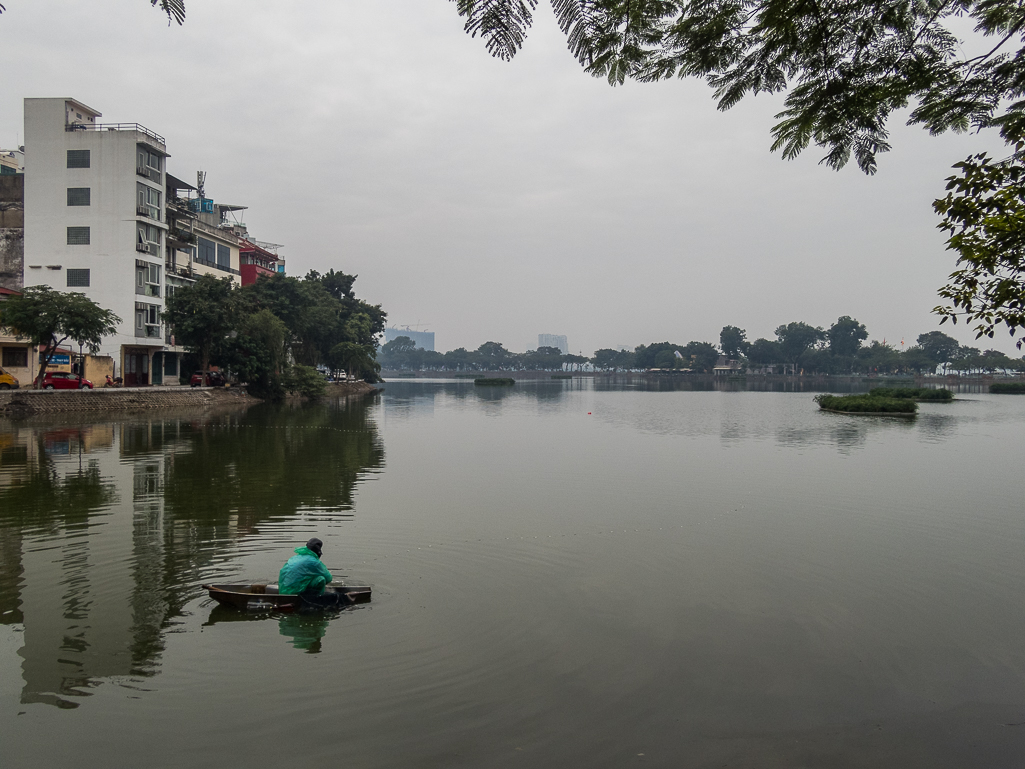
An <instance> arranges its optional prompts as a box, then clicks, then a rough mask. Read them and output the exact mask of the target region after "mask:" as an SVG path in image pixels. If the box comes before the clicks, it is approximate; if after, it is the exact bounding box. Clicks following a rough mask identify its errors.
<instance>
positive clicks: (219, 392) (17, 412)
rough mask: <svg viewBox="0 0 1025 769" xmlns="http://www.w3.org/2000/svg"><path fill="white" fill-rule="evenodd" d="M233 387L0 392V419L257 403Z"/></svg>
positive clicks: (357, 392)
mask: <svg viewBox="0 0 1025 769" xmlns="http://www.w3.org/2000/svg"><path fill="white" fill-rule="evenodd" d="M375 390H376V388H375V387H374V386H373V385H369V384H367V383H366V382H349V383H347V384H336V385H330V386H328V388H327V392H326V393H325V396H326V397H328V398H339V397H343V398H345V397H350V396H361V395H366V394H368V393H372V392H374V391H375ZM259 402H260V399H259V398H252V397H249V396H248V395H246V394H245V391H244V390H241V389H239V388H237V387H232V388H229V389H224V388H221V387H125V388H121V387H97V388H96V389H93V390H3V391H0V416H9V417H10V416H19V417H20V416H30V415H32V414H56V413H60V412H72V411H141V410H143V409H164V408H181V407H186V408H204V407H207V406H221V405H227V404H252V403H259Z"/></svg>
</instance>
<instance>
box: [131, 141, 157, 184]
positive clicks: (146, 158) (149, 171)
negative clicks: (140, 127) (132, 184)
mask: <svg viewBox="0 0 1025 769" xmlns="http://www.w3.org/2000/svg"><path fill="white" fill-rule="evenodd" d="M161 170H163V158H162V157H161V156H160V155H158V154H157V153H155V152H150V151H149V150H148V149H147V148H146V147H144V146H142V145H141V144H140V145H138V151H137V153H136V160H135V173H137V174H138V175H139V176H145V177H146V178H147V179H152V180H153V181H155V182H156V183H157V184H160V172H161Z"/></svg>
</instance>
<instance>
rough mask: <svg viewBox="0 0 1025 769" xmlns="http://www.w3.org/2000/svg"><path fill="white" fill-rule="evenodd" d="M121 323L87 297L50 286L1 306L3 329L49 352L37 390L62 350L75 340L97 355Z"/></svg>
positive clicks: (41, 366)
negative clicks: (59, 349) (61, 347)
mask: <svg viewBox="0 0 1025 769" xmlns="http://www.w3.org/2000/svg"><path fill="white" fill-rule="evenodd" d="M120 322H121V318H119V317H118V316H117V315H115V314H114V313H113V312H111V311H110V310H105V309H103V308H102V307H100V306H99V305H98V304H96V302H94V301H93V300H92V299H89V298H88V297H87V296H86V295H85V294H79V293H71V292H64V291H54V290H53V289H52V288H50V287H49V286H31V287H29V288H26V289H24V290H23V291H22V293H21V294H15V295H14V296H10V297H8V298H7V299H6V301H4V302H0V327H2V328H8V329H11V330H12V331H14V332H15V333H17V335H18V336H20V337H23V338H25V339H28V340H29V341H30V342H31V343H32V344H33V345H36V346H45V347H46V348H47V349H46V352H45V353H44V354H42V355H40V361H39V373H38V374H37V376H36V383H37V386H38V383H39V382H40V381H41V380H42V377H43V374H44V373H45V372H46V367H47V365H49V363H50V358H51V357H52V356H53V355H54V353H56V351H57V347H58V346H60V345H61V344H63V343H64V342H66V341H68V340H71V341H72V342H74V343H75V344H76V345H81V346H82V347H84V348H85V349H88V350H89V351H90V352H93V353H95V352H96V351H97V350H99V348H100V342H101V341H102V340H103V337H105V336H110V335H111V334H113V333H115V332H116V331H117V324H118V323H120Z"/></svg>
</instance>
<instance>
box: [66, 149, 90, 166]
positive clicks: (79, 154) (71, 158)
mask: <svg viewBox="0 0 1025 769" xmlns="http://www.w3.org/2000/svg"><path fill="white" fill-rule="evenodd" d="M88 167H89V150H68V168H88Z"/></svg>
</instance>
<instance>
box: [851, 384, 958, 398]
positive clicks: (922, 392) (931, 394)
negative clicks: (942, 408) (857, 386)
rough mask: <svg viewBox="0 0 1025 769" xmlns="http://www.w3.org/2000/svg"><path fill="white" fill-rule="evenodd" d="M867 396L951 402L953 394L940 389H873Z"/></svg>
mask: <svg viewBox="0 0 1025 769" xmlns="http://www.w3.org/2000/svg"><path fill="white" fill-rule="evenodd" d="M868 394H869V395H871V396H872V397H875V398H897V399H899V400H913V401H952V400H954V393H952V392H951V391H950V390H947V389H944V388H942V387H939V388H935V387H873V388H872V389H871V390H869V391H868Z"/></svg>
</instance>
